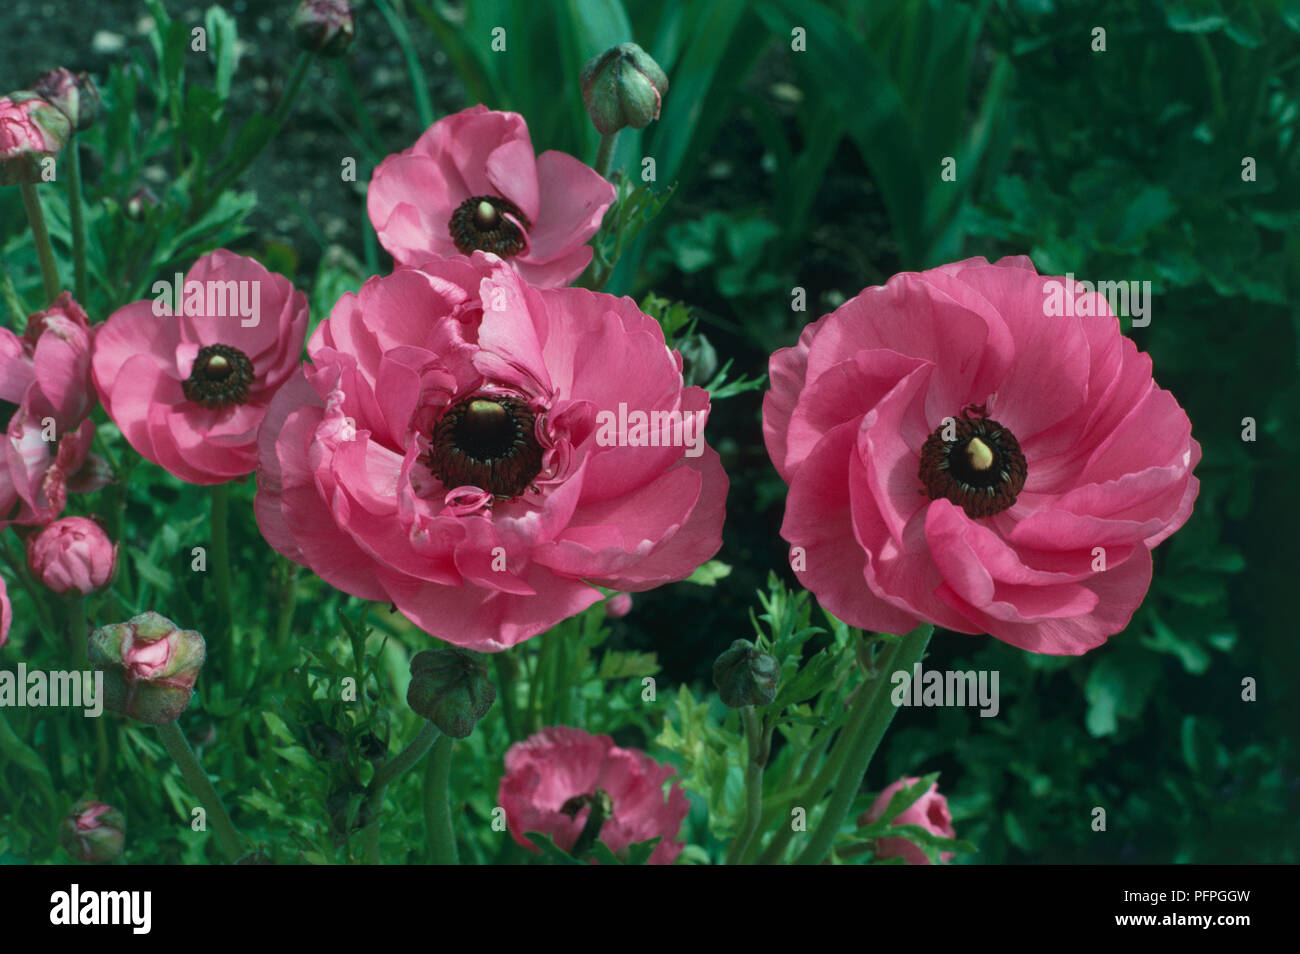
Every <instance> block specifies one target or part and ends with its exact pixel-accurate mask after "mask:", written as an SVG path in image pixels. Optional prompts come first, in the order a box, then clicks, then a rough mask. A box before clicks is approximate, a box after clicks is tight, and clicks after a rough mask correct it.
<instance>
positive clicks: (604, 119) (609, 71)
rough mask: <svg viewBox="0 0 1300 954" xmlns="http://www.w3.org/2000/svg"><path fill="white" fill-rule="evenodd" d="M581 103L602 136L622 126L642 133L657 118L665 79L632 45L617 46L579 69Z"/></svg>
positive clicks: (647, 55) (662, 72)
mask: <svg viewBox="0 0 1300 954" xmlns="http://www.w3.org/2000/svg"><path fill="white" fill-rule="evenodd" d="M580 80H581V83H582V101H583V103H584V104H585V105H586V107H587V115H588V116H590V117H591V121H592V122H593V123H594V124H595V126H596V129H597V130H599V131H600V134H601V135H602V136H608V135H609V134H610V133H615V132H618V131H619V130H620V129H622V128H623V127H624V126H631V127H632V128H633V129H643V128H645V126H646V125H648V124H649V122H650V120H652V119H658V118H659V107H660V106H661V105H662V104H663V97H664V94H665V93H667V92H668V76H667V74H665V73H664V71H663V70H661V69H660V68H659V64H658V63H656V62H655V61H654V60H653V59H652V58H651V56H650V54H648V53H647V52H646V51H645V50H643V49H641V47H639V46H637V45H636V44H635V43H620V44H619V45H618V46H614V47H610V48H609V49H608V50H606V51H605V52H604V53H602V54H600V55H599V56H597V57H594V58H593V59H591V60H588V61H587V65H586V66H584V67H583V68H582V75H581V77H580Z"/></svg>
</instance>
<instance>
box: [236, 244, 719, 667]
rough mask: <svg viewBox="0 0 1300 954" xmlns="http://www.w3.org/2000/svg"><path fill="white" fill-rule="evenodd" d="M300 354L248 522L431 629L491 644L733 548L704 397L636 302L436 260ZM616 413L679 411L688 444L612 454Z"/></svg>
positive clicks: (495, 264)
mask: <svg viewBox="0 0 1300 954" xmlns="http://www.w3.org/2000/svg"><path fill="white" fill-rule="evenodd" d="M307 350H308V353H309V355H310V357H311V361H310V363H309V364H307V365H305V366H304V369H303V373H301V374H299V375H296V376H295V377H294V378H292V379H291V380H290V381H289V383H288V384H287V385H286V386H285V387H284V388H283V389H282V390H281V391H280V393H279V394H278V395H277V396H276V398H275V400H274V401H273V402H272V404H271V408H270V411H269V412H268V414H267V418H266V424H265V426H263V428H262V432H261V446H262V452H261V461H260V467H259V469H258V481H257V482H258V493H257V501H256V513H257V520H258V525H259V526H260V528H261V530H262V534H263V536H265V537H266V539H267V541H268V542H269V543H270V544H271V546H273V547H274V548H275V549H276V550H278V551H279V552H280V553H282V554H284V555H285V556H286V557H288V558H289V559H291V560H294V561H295V562H297V563H299V564H301V565H303V566H306V567H309V568H311V569H312V570H314V571H315V572H316V573H317V575H319V576H320V577H322V578H323V579H325V580H326V581H327V582H329V583H330V584H331V585H333V586H335V587H337V588H338V589H341V590H343V591H344V592H346V593H351V594H353V595H355V596H358V597H360V598H362V599H369V600H379V601H382V602H385V603H387V602H392V603H393V604H395V605H396V606H397V608H398V609H399V610H400V611H401V612H402V613H403V614H405V615H406V617H407V618H408V619H410V620H411V621H412V622H414V623H415V624H416V625H417V626H419V627H420V628H421V629H423V630H424V631H425V632H427V633H430V634H432V635H434V636H437V637H438V638H440V639H444V640H446V641H447V642H450V643H454V644H455V645H458V646H464V647H468V648H470V649H476V650H480V651H484V652H496V651H500V650H502V649H506V648H507V647H510V646H513V645H515V644H516V643H519V642H522V641H523V640H525V639H528V638H530V637H532V636H535V635H537V634H538V633H540V632H542V631H543V630H546V629H548V628H550V627H551V626H553V625H554V624H555V623H557V622H559V621H560V620H562V619H566V618H567V617H569V616H572V615H574V614H576V613H579V612H581V611H582V610H584V609H586V608H587V607H588V606H590V605H592V604H593V603H595V602H597V601H599V600H600V599H601V598H602V597H601V593H600V590H598V589H597V588H596V587H597V586H604V587H609V588H611V589H617V590H628V591H642V590H648V589H652V588H653V587H656V586H659V585H661V584H663V583H667V582H671V581H674V580H680V579H684V578H685V577H687V576H689V575H690V574H691V572H692V571H694V569H695V568H696V567H697V566H699V565H700V564H701V563H703V562H704V561H705V560H707V559H708V558H709V557H711V556H712V555H713V554H714V553H716V552H717V550H718V548H719V547H720V546H721V543H722V540H721V531H722V518H723V504H724V502H725V499H726V493H727V478H726V475H725V474H724V473H723V470H722V465H721V463H720V461H719V459H718V455H717V453H716V452H715V451H713V450H712V449H711V448H709V447H708V446H707V445H706V444H705V443H704V440H703V431H702V428H703V427H704V423H705V420H706V418H707V414H708V408H709V396H708V393H707V392H706V391H704V390H702V389H700V388H694V387H683V382H682V359H681V356H680V355H678V354H677V353H676V352H673V351H669V350H668V348H667V347H666V346H665V343H664V337H663V331H662V329H661V328H660V327H659V324H658V322H656V321H655V320H654V319H653V318H650V317H649V316H647V315H645V314H643V313H642V312H641V311H639V310H638V309H637V307H636V305H635V304H634V303H633V302H632V301H631V300H630V299H627V298H614V297H613V296H611V295H600V294H595V293H593V292H589V291H585V290H583V289H577V288H555V289H542V290H538V289H534V288H531V287H529V286H527V285H525V284H524V283H523V282H521V281H520V279H519V277H518V275H516V274H515V273H514V272H513V271H511V270H510V269H509V268H507V267H505V266H504V265H503V263H502V262H501V261H500V259H498V258H497V257H496V256H490V255H484V254H483V253H481V252H480V253H477V254H476V255H475V256H474V257H473V258H472V259H469V260H465V259H435V260H430V261H429V262H427V263H425V264H424V265H423V266H421V267H420V268H399V269H398V270H397V271H395V272H393V274H391V275H389V276H386V277H383V278H372V279H370V280H369V281H368V282H366V283H365V285H364V286H362V288H361V290H360V292H358V293H357V294H355V295H352V294H348V295H344V296H343V298H342V299H341V300H340V301H339V302H338V304H337V305H335V306H334V310H333V312H332V313H331V314H330V317H329V318H328V319H327V320H326V321H324V322H322V323H321V324H320V326H319V327H318V328H317V329H316V331H315V333H314V334H313V335H312V338H311V340H310V341H309V342H308V346H307ZM620 405H624V410H626V408H632V409H634V410H635V411H637V412H638V413H643V414H646V415H649V414H650V413H651V412H657V413H660V414H662V415H663V416H664V418H665V419H667V418H671V417H673V416H674V415H676V418H677V420H678V421H679V422H680V423H681V424H682V425H689V429H690V431H691V432H692V435H693V436H692V438H691V441H690V446H686V444H685V443H683V442H682V441H677V442H674V441H673V440H671V438H672V437H674V435H673V434H668V435H665V436H664V438H663V439H662V440H661V439H660V437H659V436H658V435H656V437H655V439H654V446H649V439H648V435H647V434H645V433H642V434H640V435H636V434H630V435H627V437H628V440H625V441H622V442H620V441H619V440H618V438H617V435H616V434H615V433H614V431H615V428H614V427H613V426H606V425H610V424H611V420H612V418H614V417H617V415H618V412H619V410H620ZM602 421H604V422H605V424H602ZM644 430H645V429H644V428H643V432H644ZM681 436H683V437H684V436H685V431H683V432H682V435H681ZM634 437H635V438H636V440H637V441H638V442H639V443H638V444H635V445H634V444H632V443H631V440H632V438H634Z"/></svg>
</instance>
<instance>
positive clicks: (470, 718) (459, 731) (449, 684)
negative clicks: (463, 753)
mask: <svg viewBox="0 0 1300 954" xmlns="http://www.w3.org/2000/svg"><path fill="white" fill-rule="evenodd" d="M496 697H497V690H496V687H495V686H493V685H492V683H491V681H489V679H488V674H487V666H485V665H484V664H483V661H482V658H481V657H480V656H479V654H478V653H472V652H470V651H469V650H466V649H426V650H424V651H423V652H420V653H416V654H415V657H414V658H413V659H412V660H411V684H410V686H408V687H407V690H406V703H407V705H409V706H410V707H411V708H412V709H414V710H415V711H416V712H417V713H419V714H420V715H422V716H424V717H425V718H426V719H428V720H429V721H430V722H432V723H433V724H434V725H435V726H437V727H438V728H439V729H441V730H442V731H443V732H444V733H445V734H446V735H449V736H451V737H452V738H453V739H463V738H465V737H466V736H467V735H469V734H470V732H472V731H473V730H474V725H475V723H477V722H478V720H479V719H481V718H483V716H484V715H486V714H487V711H488V709H490V708H492V703H493V702H494V701H496Z"/></svg>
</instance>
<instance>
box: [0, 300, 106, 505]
mask: <svg viewBox="0 0 1300 954" xmlns="http://www.w3.org/2000/svg"><path fill="white" fill-rule="evenodd" d="M93 339H94V332H93V330H92V329H91V327H90V322H89V321H88V320H87V318H86V313H85V312H84V311H82V309H81V306H80V305H78V304H77V303H76V302H75V301H74V300H73V299H72V296H71V295H69V294H68V293H67V292H64V293H63V294H62V295H60V296H59V297H58V298H57V299H56V300H55V302H54V304H53V305H51V306H50V307H49V308H48V309H47V310H45V311H38V312H37V313H36V314H34V315H32V316H31V317H30V318H28V319H27V330H26V332H24V334H23V335H22V337H19V336H17V335H15V334H14V333H13V332H11V331H9V330H8V329H7V328H0V426H3V427H4V431H5V433H4V437H3V445H2V446H0V528H2V527H4V526H6V525H8V524H10V523H21V524H42V523H48V522H49V521H51V520H53V519H54V518H55V517H57V516H58V515H59V514H60V513H61V512H62V511H63V508H64V506H65V505H66V503H67V492H68V491H69V490H72V491H74V492H76V493H89V492H90V491H92V490H97V489H99V488H100V487H102V486H104V484H105V483H106V482H107V480H108V478H107V475H106V473H105V472H104V469H103V466H102V462H101V461H99V458H98V457H96V456H95V455H92V454H90V443H91V441H92V440H93V439H94V435H95V425H94V424H93V423H92V422H91V421H90V420H88V419H87V416H88V415H89V414H90V412H91V410H93V409H94V406H95V390H94V387H93V386H92V384H91V378H90V355H91V343H92V341H93Z"/></svg>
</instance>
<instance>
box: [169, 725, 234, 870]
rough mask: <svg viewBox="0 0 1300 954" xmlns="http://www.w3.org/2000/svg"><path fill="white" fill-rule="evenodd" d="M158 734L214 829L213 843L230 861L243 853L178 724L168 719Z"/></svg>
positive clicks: (216, 796)
mask: <svg viewBox="0 0 1300 954" xmlns="http://www.w3.org/2000/svg"><path fill="white" fill-rule="evenodd" d="M158 735H159V737H160V738H161V739H162V744H163V748H165V749H166V750H167V753H168V754H169V755H170V756H171V757H172V759H173V761H175V762H176V765H177V767H178V768H179V769H180V770H181V776H182V777H183V778H184V779H185V784H186V785H188V786H189V789H190V793H191V794H192V795H194V797H195V798H197V799H198V800H199V804H200V805H202V806H203V810H204V811H205V812H206V813H207V816H208V821H209V822H211V824H212V829H213V831H215V832H216V835H217V843H218V844H219V845H221V850H222V852H224V853H225V856H226V858H227V859H228V860H229V861H231V862H232V863H233V862H235V861H238V860H239V858H240V856H241V855H242V854H243V843H242V842H241V841H240V839H239V832H238V831H236V830H235V823H234V822H232V821H231V820H230V815H229V814H227V813H226V806H225V805H223V804H221V796H220V795H218V794H217V790H216V789H215V788H213V787H212V782H211V781H209V780H208V776H207V773H205V772H204V771H203V766H201V765H200V764H199V760H198V759H197V758H196V757H195V755H194V750H193V749H192V748H190V743H189V741H188V740H187V739H186V738H185V733H183V732H181V730H180V726H178V725H177V724H176V723H175V722H168V723H167V724H166V725H160V726H158Z"/></svg>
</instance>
